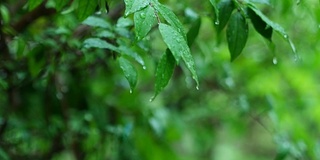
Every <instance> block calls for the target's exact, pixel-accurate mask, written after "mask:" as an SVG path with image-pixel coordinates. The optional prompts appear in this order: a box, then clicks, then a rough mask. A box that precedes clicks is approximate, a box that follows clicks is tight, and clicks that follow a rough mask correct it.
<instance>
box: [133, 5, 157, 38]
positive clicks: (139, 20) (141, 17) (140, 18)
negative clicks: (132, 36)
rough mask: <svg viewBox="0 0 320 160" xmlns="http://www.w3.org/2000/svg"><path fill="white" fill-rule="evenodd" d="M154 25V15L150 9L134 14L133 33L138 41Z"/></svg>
mask: <svg viewBox="0 0 320 160" xmlns="http://www.w3.org/2000/svg"><path fill="white" fill-rule="evenodd" d="M155 23H156V17H155V13H154V10H153V8H152V7H146V8H144V9H142V10H141V11H138V12H135V13H134V26H135V33H136V37H137V39H138V40H141V39H142V38H144V37H145V36H146V35H147V34H148V32H149V31H150V30H151V28H152V26H153V25H154V24H155Z"/></svg>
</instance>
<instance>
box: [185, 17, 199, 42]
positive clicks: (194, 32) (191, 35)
mask: <svg viewBox="0 0 320 160" xmlns="http://www.w3.org/2000/svg"><path fill="white" fill-rule="evenodd" d="M200 26H201V18H197V20H195V21H194V22H193V23H192V26H191V28H190V29H189V31H188V33H187V39H188V46H189V47H190V46H191V45H192V44H193V42H194V40H195V39H196V38H197V36H198V34H199V30H200Z"/></svg>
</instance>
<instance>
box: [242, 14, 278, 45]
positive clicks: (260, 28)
mask: <svg viewBox="0 0 320 160" xmlns="http://www.w3.org/2000/svg"><path fill="white" fill-rule="evenodd" d="M248 15H249V17H250V19H251V22H252V24H253V27H254V29H255V30H256V31H257V32H258V33H259V34H261V35H262V36H263V37H264V38H266V39H268V40H269V41H270V42H271V37H272V30H273V29H272V28H271V27H270V26H269V25H268V24H267V23H266V22H265V21H263V20H262V18H261V17H260V16H258V15H257V14H256V12H254V11H253V10H252V9H251V8H248Z"/></svg>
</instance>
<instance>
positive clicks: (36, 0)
mask: <svg viewBox="0 0 320 160" xmlns="http://www.w3.org/2000/svg"><path fill="white" fill-rule="evenodd" d="M42 2H43V0H29V1H28V7H29V11H31V10H33V9H35V8H36V7H38V6H39V5H40V4H41V3H42Z"/></svg>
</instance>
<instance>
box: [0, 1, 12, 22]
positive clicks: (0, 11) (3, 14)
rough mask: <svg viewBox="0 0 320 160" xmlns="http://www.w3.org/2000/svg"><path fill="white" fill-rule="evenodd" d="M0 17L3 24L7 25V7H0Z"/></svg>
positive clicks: (8, 18) (8, 17) (8, 16)
mask: <svg viewBox="0 0 320 160" xmlns="http://www.w3.org/2000/svg"><path fill="white" fill-rule="evenodd" d="M0 16H1V19H2V21H3V24H9V23H10V14H9V10H8V8H7V7H5V6H3V5H0Z"/></svg>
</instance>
